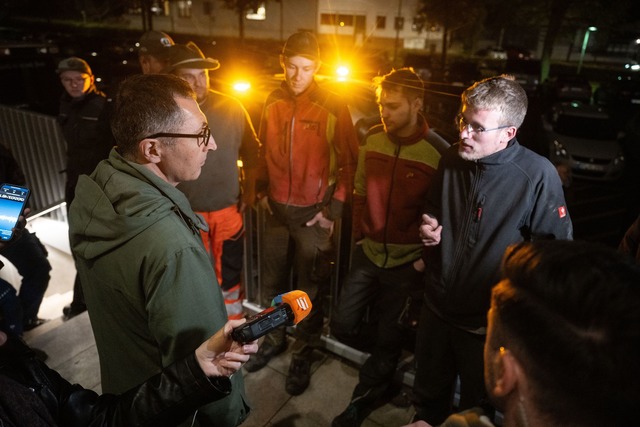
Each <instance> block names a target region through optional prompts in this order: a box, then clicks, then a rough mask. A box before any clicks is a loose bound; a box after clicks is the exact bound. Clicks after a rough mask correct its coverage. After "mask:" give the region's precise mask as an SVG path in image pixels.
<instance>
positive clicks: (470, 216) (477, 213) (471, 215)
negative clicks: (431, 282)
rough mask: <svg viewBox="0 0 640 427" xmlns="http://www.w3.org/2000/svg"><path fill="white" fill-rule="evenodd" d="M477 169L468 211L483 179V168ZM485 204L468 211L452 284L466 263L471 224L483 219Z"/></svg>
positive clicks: (454, 262)
mask: <svg viewBox="0 0 640 427" xmlns="http://www.w3.org/2000/svg"><path fill="white" fill-rule="evenodd" d="M475 168H476V173H475V175H474V179H473V182H472V183H471V191H469V199H468V200H467V206H468V208H467V209H469V208H470V207H471V205H472V203H473V201H474V200H475V198H476V191H477V188H478V186H479V182H480V180H481V179H482V168H481V167H479V166H478V163H477V162H476V163H475ZM483 204H484V198H483V200H482V201H481V202H480V203H478V204H476V205H475V209H474V210H473V211H472V212H469V211H467V214H466V219H465V221H464V227H463V229H462V233H461V234H460V238H458V239H457V240H458V241H457V243H456V251H455V255H454V258H453V262H452V263H451V267H450V270H451V272H452V274H451V280H450V281H449V282H450V283H455V281H456V279H457V275H458V272H459V271H460V270H461V269H460V268H458V265H459V264H460V263H462V262H464V259H463V257H462V253H463V252H464V248H465V247H466V246H467V243H468V240H469V230H470V229H471V224H472V223H473V222H478V221H480V218H481V217H482V205H483Z"/></svg>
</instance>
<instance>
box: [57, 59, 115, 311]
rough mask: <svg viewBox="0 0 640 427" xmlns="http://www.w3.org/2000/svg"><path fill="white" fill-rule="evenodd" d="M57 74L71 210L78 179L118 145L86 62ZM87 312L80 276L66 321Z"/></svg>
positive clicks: (67, 62) (62, 66) (64, 66)
mask: <svg viewBox="0 0 640 427" xmlns="http://www.w3.org/2000/svg"><path fill="white" fill-rule="evenodd" d="M56 71H57V73H58V75H59V76H60V81H61V82H62V86H63V87H64V89H65V92H64V93H63V94H62V97H61V98H60V113H59V115H58V123H59V124H60V127H61V128H62V134H63V135H64V139H65V141H66V142H67V168H66V173H67V182H66V185H65V195H64V196H65V197H64V199H65V202H66V203H67V209H68V208H69V206H71V201H72V200H73V198H74V196H75V189H76V183H77V182H78V177H79V176H80V175H83V174H86V175H88V174H90V173H91V172H93V170H94V169H95V167H96V166H97V164H98V163H99V162H100V160H102V159H106V158H107V157H108V156H109V151H110V150H111V147H113V145H114V142H113V136H112V134H111V128H110V126H109V109H110V104H111V100H110V99H108V98H107V96H106V95H105V94H104V93H103V92H101V91H99V90H98V88H96V85H95V77H94V75H93V73H92V72H91V67H89V64H87V62H86V61H85V60H83V59H81V58H77V57H70V58H66V59H63V60H62V61H60V63H59V64H58V69H57V70H56ZM86 309H87V306H86V305H85V302H84V296H83V293H82V287H81V285H80V278H79V276H77V275H76V279H75V282H74V285H73V300H72V301H71V304H70V305H67V306H66V307H64V308H63V310H62V312H63V315H64V318H65V319H70V318H71V317H73V316H76V315H78V314H80V313H82V312H83V311H85V310H86Z"/></svg>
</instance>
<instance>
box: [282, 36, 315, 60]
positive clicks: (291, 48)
mask: <svg viewBox="0 0 640 427" xmlns="http://www.w3.org/2000/svg"><path fill="white" fill-rule="evenodd" d="M282 56H284V57H285V58H291V57H292V56H304V57H306V58H309V59H312V60H314V61H315V60H317V59H319V58H320V48H319V47H318V40H317V39H316V36H314V35H313V34H311V33H310V32H308V31H298V32H297V33H294V34H292V35H291V36H290V37H289V38H288V39H287V42H286V43H285V44H284V48H283V49H282Z"/></svg>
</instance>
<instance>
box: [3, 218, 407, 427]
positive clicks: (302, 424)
mask: <svg viewBox="0 0 640 427" xmlns="http://www.w3.org/2000/svg"><path fill="white" fill-rule="evenodd" d="M30 227H33V228H32V229H33V230H35V231H36V233H37V234H38V236H39V237H40V239H41V240H42V241H43V242H44V243H45V244H46V245H47V248H48V250H49V260H50V262H51V264H52V267H53V270H52V272H51V277H52V278H51V284H50V286H49V289H48V291H47V295H46V298H45V301H44V303H43V306H42V308H41V310H40V317H44V318H49V319H51V320H50V321H49V322H47V323H45V324H44V325H42V326H40V327H38V328H36V329H34V330H33V331H30V332H28V333H26V334H25V339H26V340H27V342H28V343H29V344H30V345H32V346H34V347H37V348H40V349H42V350H44V351H45V352H47V354H48V355H49V359H48V361H47V363H48V364H49V366H51V367H52V368H54V369H56V370H58V371H59V372H60V373H61V374H62V375H63V376H64V377H65V378H67V379H68V380H69V381H71V382H77V383H79V384H82V385H83V386H85V387H87V388H91V389H93V390H96V391H98V392H100V391H101V387H100V375H99V365H98V364H99V362H98V354H97V351H96V346H95V341H94V338H93V333H92V331H91V325H90V322H89V316H88V315H87V313H84V314H82V315H80V316H77V317H75V318H73V319H71V320H69V321H66V322H64V321H62V319H61V318H60V314H61V313H62V307H63V306H64V305H65V304H68V303H69V302H70V301H71V297H72V288H73V279H74V277H75V268H74V266H73V260H72V258H71V256H70V255H69V252H68V244H67V245H66V246H65V244H64V236H65V232H66V231H65V230H57V229H56V228H55V227H53V224H51V223H49V222H47V221H40V222H39V223H37V224H32V225H31V226H30ZM61 241H62V242H63V243H62V244H60V242H61ZM3 274H8V275H10V274H11V271H10V268H9V269H8V270H7V271H4V272H3ZM325 344H326V346H327V350H323V351H317V352H316V360H315V362H314V364H313V368H312V369H313V377H312V380H311V385H310V386H309V389H308V390H307V391H306V392H305V393H303V394H302V395H301V396H296V397H292V396H289V395H288V394H287V393H286V391H285V389H284V384H285V379H286V373H287V369H288V366H289V362H290V360H291V353H290V352H289V351H287V352H285V353H283V354H282V355H280V356H278V357H277V358H275V359H274V360H272V361H271V362H270V363H269V365H267V367H265V368H264V369H262V370H260V371H258V372H254V373H246V376H245V382H246V390H247V394H248V397H249V399H250V400H251V402H252V405H253V408H254V409H253V411H252V413H251V415H250V417H249V418H248V420H247V421H246V422H245V423H244V424H243V427H263V426H264V427H316V426H317V427H326V426H330V425H331V420H332V419H333V418H334V417H335V416H336V415H338V414H339V413H340V412H342V410H343V409H344V408H345V407H346V405H347V403H348V401H349V398H350V395H351V392H352V390H353V388H354V386H355V384H356V382H357V378H358V363H359V362H361V361H362V358H363V357H364V355H362V354H358V353H354V352H353V351H352V350H350V349H349V348H346V347H344V346H340V345H339V344H338V343H336V342H334V341H332V340H325ZM338 355H340V356H343V357H340V356H338ZM344 355H347V357H346V358H345V357H344ZM404 375H405V376H406V375H407V374H406V373H405V374H404ZM412 416H413V409H412V408H411V407H407V408H399V407H396V406H394V405H391V404H387V405H384V406H381V407H380V408H379V409H377V410H376V411H374V412H373V413H372V414H371V415H370V416H369V418H368V419H367V420H366V421H365V422H364V423H363V427H396V426H402V425H404V424H406V423H408V422H409V421H410V420H411V418H412Z"/></svg>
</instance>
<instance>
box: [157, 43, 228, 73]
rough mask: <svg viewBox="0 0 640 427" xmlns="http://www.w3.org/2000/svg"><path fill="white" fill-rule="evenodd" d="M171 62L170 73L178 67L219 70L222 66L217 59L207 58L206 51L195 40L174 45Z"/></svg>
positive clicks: (168, 70)
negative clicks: (203, 51)
mask: <svg viewBox="0 0 640 427" xmlns="http://www.w3.org/2000/svg"><path fill="white" fill-rule="evenodd" d="M169 63H170V65H169V67H168V68H167V72H168V73H170V72H172V71H174V70H177V69H178V68H201V69H205V70H217V69H218V68H220V62H218V60H217V59H213V58H205V56H204V53H202V51H201V50H200V48H199V47H198V45H196V44H195V43H194V42H188V43H187V44H186V45H183V44H177V45H175V46H173V47H172V48H171V57H170V61H169Z"/></svg>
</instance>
